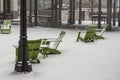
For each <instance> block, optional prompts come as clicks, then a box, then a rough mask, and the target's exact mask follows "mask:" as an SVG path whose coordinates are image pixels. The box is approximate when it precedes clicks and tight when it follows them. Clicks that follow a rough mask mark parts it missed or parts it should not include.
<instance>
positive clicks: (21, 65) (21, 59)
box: [15, 0, 32, 72]
mask: <svg viewBox="0 0 120 80" xmlns="http://www.w3.org/2000/svg"><path fill="white" fill-rule="evenodd" d="M26 21H27V19H26V0H20V40H19V46H18V59H17V61H16V64H15V71H16V72H31V71H32V66H31V63H30V61H29V55H28V45H27V27H26Z"/></svg>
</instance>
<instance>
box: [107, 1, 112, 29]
mask: <svg viewBox="0 0 120 80" xmlns="http://www.w3.org/2000/svg"><path fill="white" fill-rule="evenodd" d="M111 17H112V0H107V24H108V28H107V30H111V29H112V26H111Z"/></svg>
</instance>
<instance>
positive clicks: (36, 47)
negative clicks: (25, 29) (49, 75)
mask: <svg viewBox="0 0 120 80" xmlns="http://www.w3.org/2000/svg"><path fill="white" fill-rule="evenodd" d="M41 41H42V39H38V40H28V53H29V58H30V61H31V63H40V60H39V59H38V55H39V53H40V45H41ZM14 47H15V48H16V60H17V59H18V46H14Z"/></svg>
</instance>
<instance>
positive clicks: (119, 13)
mask: <svg viewBox="0 0 120 80" xmlns="http://www.w3.org/2000/svg"><path fill="white" fill-rule="evenodd" d="M118 26H119V27H120V0H119V12H118Z"/></svg>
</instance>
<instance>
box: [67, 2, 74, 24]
mask: <svg viewBox="0 0 120 80" xmlns="http://www.w3.org/2000/svg"><path fill="white" fill-rule="evenodd" d="M68 23H69V24H74V23H75V0H70V11H69V21H68Z"/></svg>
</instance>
